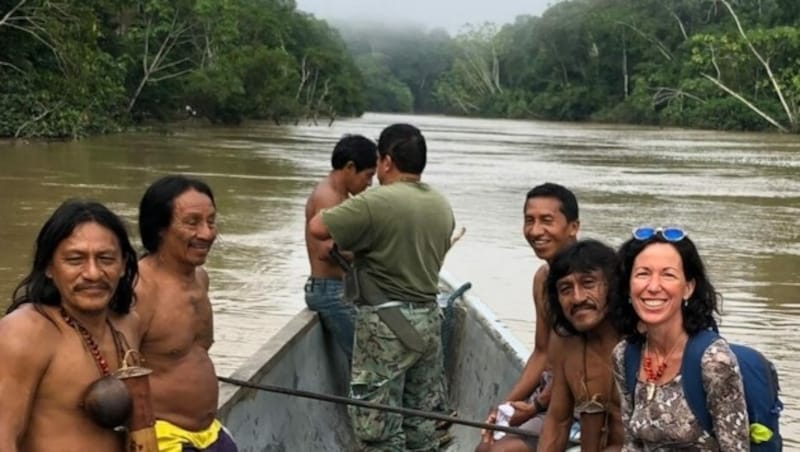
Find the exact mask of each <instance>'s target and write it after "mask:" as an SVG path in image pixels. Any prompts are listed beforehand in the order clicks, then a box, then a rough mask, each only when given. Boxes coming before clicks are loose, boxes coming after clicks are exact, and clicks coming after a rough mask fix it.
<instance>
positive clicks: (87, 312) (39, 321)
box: [0, 200, 139, 452]
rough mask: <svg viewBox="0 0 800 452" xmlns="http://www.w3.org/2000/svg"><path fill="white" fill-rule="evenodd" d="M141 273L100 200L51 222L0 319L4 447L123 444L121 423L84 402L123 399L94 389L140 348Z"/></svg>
mask: <svg viewBox="0 0 800 452" xmlns="http://www.w3.org/2000/svg"><path fill="white" fill-rule="evenodd" d="M136 275H137V269H136V252H135V251H134V249H133V247H132V246H131V243H130V241H129V240H128V233H127V231H126V230H125V226H124V224H123V223H122V221H121V220H120V219H119V218H118V217H117V216H116V215H114V214H113V213H112V212H111V211H110V210H108V209H107V208H106V207H105V206H103V205H102V204H99V203H96V202H90V201H78V200H69V201H66V202H65V203H63V204H62V205H61V206H60V207H59V208H58V209H56V211H55V212H53V214H52V215H51V217H50V219H48V220H47V222H45V224H44V226H43V227H42V229H41V230H40V231H39V235H38V237H37V238H36V248H35V250H34V259H33V268H32V269H31V271H30V273H28V275H27V276H26V277H25V278H24V279H23V280H22V282H21V283H20V284H19V286H17V288H16V290H15V291H14V297H13V298H14V299H13V303H12V305H11V307H10V308H9V309H8V313H7V315H6V316H5V317H3V318H2V320H0V360H1V361H2V362H3V363H5V365H4V366H3V370H2V371H0V405H1V406H2V408H1V409H0V450H2V451H3V452H17V451H20V452H46V451H54V450H63V451H89V450H97V451H110V452H123V451H124V450H125V447H124V443H123V439H124V437H123V436H122V435H120V434H119V433H117V432H115V431H114V430H112V428H113V427H116V426H118V425H116V423H114V424H115V425H110V426H108V424H109V423H111V422H110V419H109V416H104V417H99V416H98V417H93V416H92V415H90V411H89V410H88V409H84V408H83V407H84V406H87V407H88V406H90V405H92V406H93V405H102V406H109V405H112V404H114V403H116V402H120V399H117V398H114V397H113V394H108V393H105V394H102V391H101V392H100V393H98V392H94V391H91V390H88V389H89V388H90V387H94V386H92V385H93V383H95V382H97V381H98V380H99V379H102V378H103V377H107V376H108V375H110V374H111V373H112V372H114V371H115V370H117V369H118V368H119V367H121V362H122V360H123V358H124V356H125V352H127V351H128V350H129V349H130V348H134V349H136V348H138V346H139V332H138V328H139V324H138V321H139V320H138V317H137V316H136V314H134V313H133V312H131V310H130V307H131V304H132V302H133V284H134V281H135V280H136ZM118 383H119V382H118ZM119 384H120V385H121V384H122V383H119ZM109 395H111V396H112V397H111V398H110V399H109V398H108V396H109ZM122 395H124V394H122ZM89 402H94V403H93V404H90V403H89ZM105 414H107V415H110V414H112V413H105ZM116 414H118V415H119V416H115V417H117V418H118V419H123V420H122V421H121V422H122V423H124V418H125V417H126V414H129V413H126V412H120V413H116ZM103 424H105V425H106V426H102V425H103Z"/></svg>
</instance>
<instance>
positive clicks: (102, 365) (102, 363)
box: [61, 306, 121, 377]
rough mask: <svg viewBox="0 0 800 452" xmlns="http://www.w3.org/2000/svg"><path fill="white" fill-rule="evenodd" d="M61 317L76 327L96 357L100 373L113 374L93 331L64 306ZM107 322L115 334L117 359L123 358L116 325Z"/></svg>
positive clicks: (104, 374) (90, 351)
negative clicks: (70, 313) (93, 335)
mask: <svg viewBox="0 0 800 452" xmlns="http://www.w3.org/2000/svg"><path fill="white" fill-rule="evenodd" d="M61 317H62V318H63V319H64V322H66V323H67V325H69V326H71V327H72V328H73V329H75V331H77V332H78V335H79V336H80V337H81V339H82V340H83V343H84V345H86V348H87V349H88V350H89V353H90V354H91V355H92V357H93V358H94V361H95V363H97V367H98V369H100V373H101V374H103V376H104V377H106V376H108V375H111V370H110V369H109V367H108V361H107V360H106V358H105V357H104V356H103V354H102V353H101V352H100V347H99V346H98V345H97V341H95V340H94V338H93V337H92V333H90V332H89V330H87V329H86V327H85V326H83V325H81V323H80V322H79V321H78V320H76V319H75V318H74V317H72V316H71V315H69V313H68V312H67V311H66V310H65V309H64V307H63V306H62V307H61ZM106 323H107V324H108V327H109V328H110V329H111V334H112V335H113V336H114V348H115V349H116V351H117V359H121V356H120V350H121V347H120V345H121V344H120V343H119V338H118V336H117V334H118V333H117V331H116V330H114V327H113V326H112V325H111V322H110V321H109V320H108V319H106Z"/></svg>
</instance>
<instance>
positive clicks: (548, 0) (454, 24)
mask: <svg viewBox="0 0 800 452" xmlns="http://www.w3.org/2000/svg"><path fill="white" fill-rule="evenodd" d="M295 1H296V2H297V8H298V9H300V10H302V11H307V12H310V13H313V14H314V15H315V16H317V17H319V18H321V19H372V20H379V21H381V22H414V23H418V24H423V25H426V26H428V27H431V28H432V27H444V28H445V29H447V31H449V32H450V34H454V33H456V32H458V30H459V28H460V27H461V25H462V24H464V23H466V22H471V23H482V22H485V21H490V22H495V23H497V24H503V23H507V22H513V21H514V18H515V17H516V16H518V15H521V14H529V15H540V14H541V13H542V12H543V11H544V10H545V9H546V8H547V6H548V5H549V4H552V3H554V2H555V0H295Z"/></svg>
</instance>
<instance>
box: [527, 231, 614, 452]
mask: <svg viewBox="0 0 800 452" xmlns="http://www.w3.org/2000/svg"><path fill="white" fill-rule="evenodd" d="M618 263H619V261H618V258H617V253H616V252H614V250H613V249H611V248H609V247H608V246H606V245H604V244H602V243H600V242H598V241H596V240H581V241H579V242H577V243H575V244H574V245H572V246H570V247H568V248H567V249H565V250H564V251H562V252H560V253H559V254H558V255H557V256H556V257H555V259H554V260H553V261H552V263H551V266H550V275H549V276H548V278H547V300H548V313H549V320H550V324H551V325H553V331H554V332H555V333H556V334H555V335H553V336H552V337H551V338H550V349H549V351H550V355H551V363H552V366H553V389H552V395H551V398H550V406H549V408H548V410H547V416H546V417H545V420H544V427H543V428H542V434H541V437H540V440H539V449H538V450H540V451H544V452H561V451H563V450H564V449H565V448H566V446H567V443H568V438H569V431H570V427H571V426H572V422H573V419H574V414H573V413H578V415H579V416H580V422H581V450H582V451H587V452H600V451H604V452H609V451H619V450H621V449H622V442H623V428H622V417H621V415H620V400H619V392H618V391H617V388H616V386H615V385H614V373H613V371H612V369H611V365H610V363H611V362H612V361H613V358H612V355H613V351H614V347H615V346H616V345H617V343H618V342H619V341H620V339H621V335H620V334H619V332H618V331H617V329H616V328H615V327H614V325H613V324H612V321H611V315H610V311H611V303H612V302H613V301H614V300H618V296H617V295H618V293H619V292H618V291H617V284H618V278H617V266H618Z"/></svg>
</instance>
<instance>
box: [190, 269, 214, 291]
mask: <svg viewBox="0 0 800 452" xmlns="http://www.w3.org/2000/svg"><path fill="white" fill-rule="evenodd" d="M194 274H195V277H196V278H197V282H198V284H200V287H202V288H203V289H204V290H205V291H206V293H208V288H209V286H210V285H211V282H210V281H209V278H208V271H206V269H205V267H197V268H196V269H195V272H194Z"/></svg>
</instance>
